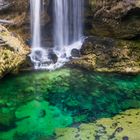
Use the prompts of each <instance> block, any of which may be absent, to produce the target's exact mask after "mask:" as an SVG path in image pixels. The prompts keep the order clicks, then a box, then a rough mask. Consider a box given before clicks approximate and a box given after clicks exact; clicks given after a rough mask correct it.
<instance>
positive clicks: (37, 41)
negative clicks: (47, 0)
mask: <svg viewBox="0 0 140 140" xmlns="http://www.w3.org/2000/svg"><path fill="white" fill-rule="evenodd" d="M42 7H43V6H42V1H41V0H30V13H31V33H32V52H31V54H30V58H31V61H32V62H33V63H34V67H35V69H40V67H41V65H42V63H43V62H44V61H46V59H47V53H46V50H45V49H44V48H43V47H42V45H41V13H42V9H43V8H42Z"/></svg>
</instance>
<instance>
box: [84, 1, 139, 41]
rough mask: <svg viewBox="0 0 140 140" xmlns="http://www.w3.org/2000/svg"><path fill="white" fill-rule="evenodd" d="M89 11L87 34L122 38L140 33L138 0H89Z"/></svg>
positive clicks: (132, 36)
mask: <svg viewBox="0 0 140 140" xmlns="http://www.w3.org/2000/svg"><path fill="white" fill-rule="evenodd" d="M88 13H89V15H88V16H87V19H86V27H87V32H86V33H87V34H90V35H91V34H93V35H98V36H107V37H115V38H121V39H124V38H125V39H130V38H134V37H137V36H138V35H140V2H139V1H138V0H113V1H112V0H89V9H88ZM89 26H90V29H88V27H89Z"/></svg>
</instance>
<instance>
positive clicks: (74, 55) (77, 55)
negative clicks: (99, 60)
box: [71, 49, 81, 57]
mask: <svg viewBox="0 0 140 140" xmlns="http://www.w3.org/2000/svg"><path fill="white" fill-rule="evenodd" d="M71 56H72V57H80V56H81V54H80V51H79V50H78V49H72V51H71Z"/></svg>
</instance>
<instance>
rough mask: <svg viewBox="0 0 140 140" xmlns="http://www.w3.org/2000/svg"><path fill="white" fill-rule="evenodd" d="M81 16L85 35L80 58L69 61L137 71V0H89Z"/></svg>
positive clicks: (139, 19)
mask: <svg viewBox="0 0 140 140" xmlns="http://www.w3.org/2000/svg"><path fill="white" fill-rule="evenodd" d="M85 18H86V19H85V35H86V36H87V39H85V41H84V44H83V46H82V48H81V50H80V54H81V57H80V59H77V60H73V61H72V62H70V64H74V65H76V66H80V67H84V68H86V69H92V70H95V71H102V72H132V73H133V72H140V1H139V0H113V1H112V0H89V1H87V7H86V14H85ZM89 36H90V37H89Z"/></svg>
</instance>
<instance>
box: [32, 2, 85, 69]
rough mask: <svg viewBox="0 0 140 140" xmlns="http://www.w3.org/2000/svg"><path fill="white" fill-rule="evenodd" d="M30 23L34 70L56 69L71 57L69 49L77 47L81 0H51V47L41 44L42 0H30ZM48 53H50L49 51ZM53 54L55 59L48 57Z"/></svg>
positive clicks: (80, 32)
mask: <svg viewBox="0 0 140 140" xmlns="http://www.w3.org/2000/svg"><path fill="white" fill-rule="evenodd" d="M30 3H31V25H32V34H33V39H32V40H33V41H32V53H31V55H30V56H31V60H32V62H33V63H34V66H35V68H36V69H49V70H52V69H56V68H59V67H61V66H63V65H64V64H65V62H67V61H68V60H69V58H70V57H71V50H72V49H80V47H81V45H82V35H83V34H82V31H83V24H82V23H83V7H84V0H53V13H54V14H53V17H54V20H53V21H54V22H53V25H54V32H53V34H54V35H53V37H54V43H53V44H54V47H53V48H52V49H51V51H50V49H48V48H46V49H45V48H43V47H42V46H41V25H40V23H41V18H40V17H41V11H42V10H41V0H30ZM50 52H51V54H50ZM52 55H53V57H55V59H57V61H55V63H54V61H53V60H51V59H53V58H52Z"/></svg>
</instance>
